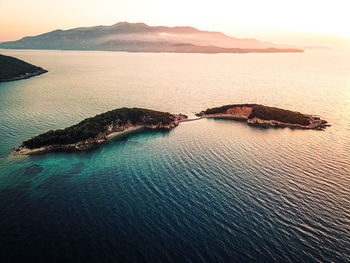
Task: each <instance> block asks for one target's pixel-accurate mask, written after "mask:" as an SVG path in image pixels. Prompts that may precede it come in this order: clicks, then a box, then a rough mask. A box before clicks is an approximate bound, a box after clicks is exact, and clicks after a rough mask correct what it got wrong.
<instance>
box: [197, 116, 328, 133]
mask: <svg viewBox="0 0 350 263" xmlns="http://www.w3.org/2000/svg"><path fill="white" fill-rule="evenodd" d="M305 116H307V117H308V118H309V119H310V124H309V125H301V124H294V123H288V122H281V121H277V120H263V119H260V118H256V117H254V118H252V119H249V118H247V117H245V116H243V115H232V114H225V113H218V114H208V115H202V116H201V118H206V119H229V120H235V121H240V122H246V123H247V124H248V125H250V126H257V127H261V128H291V129H302V130H324V129H325V128H326V127H330V126H331V125H329V124H327V122H325V121H324V120H321V119H320V118H318V117H315V116H312V115H305Z"/></svg>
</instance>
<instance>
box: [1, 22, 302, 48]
mask: <svg viewBox="0 0 350 263" xmlns="http://www.w3.org/2000/svg"><path fill="white" fill-rule="evenodd" d="M0 48H8V49H62V50H109V51H128V52H181V53H248V52H303V51H302V50H300V49H296V48H292V47H290V46H286V45H276V44H273V43H270V42H263V41H259V40H256V39H240V38H234V37H230V36H227V35H225V34H223V33H220V32H208V31H200V30H198V29H196V28H193V27H165V26H148V25H146V24H144V23H127V22H120V23H117V24H115V25H112V26H95V27H80V28H74V29H70V30H55V31H52V32H49V33H45V34H41V35H38V36H32V37H24V38H22V39H20V40H18V41H10V42H3V43H0Z"/></svg>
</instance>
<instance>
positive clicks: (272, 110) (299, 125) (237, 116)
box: [196, 104, 330, 130]
mask: <svg viewBox="0 0 350 263" xmlns="http://www.w3.org/2000/svg"><path fill="white" fill-rule="evenodd" d="M196 115H197V116H198V117H201V118H226V119H233V120H238V121H245V122H247V123H248V124H249V125H253V126H259V127H265V128H268V127H276V128H284V127H289V128H293V129H313V130H323V129H325V128H326V127H327V126H330V125H328V124H327V121H325V120H321V119H320V118H319V117H317V116H313V115H308V114H302V113H300V112H295V111H290V110H284V109H280V108H276V107H268V106H264V105H259V104H233V105H225V106H222V107H216V108H211V109H207V110H205V111H201V112H200V113H198V114H196Z"/></svg>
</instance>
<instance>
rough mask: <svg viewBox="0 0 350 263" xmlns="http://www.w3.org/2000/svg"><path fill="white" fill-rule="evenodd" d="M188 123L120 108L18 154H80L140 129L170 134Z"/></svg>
mask: <svg viewBox="0 0 350 263" xmlns="http://www.w3.org/2000/svg"><path fill="white" fill-rule="evenodd" d="M184 119H187V116H185V115H182V114H170V113H168V112H160V111H154V110H148V109H141V108H120V109H115V110H112V111H108V112H105V113H102V114H99V115H96V116H95V117H92V118H87V119H85V120H83V121H81V122H80V123H78V124H76V125H73V126H70V127H68V128H65V129H60V130H51V131H48V132H46V133H43V134H40V135H38V136H35V137H33V138H31V139H30V140H27V141H24V142H23V143H22V145H21V146H20V147H19V148H18V149H17V150H16V153H17V154H21V155H23V154H39V153H47V152H52V151H81V150H85V149H87V148H89V147H91V146H93V145H98V144H101V143H103V142H105V141H107V140H108V139H109V138H111V137H113V136H117V135H121V134H126V133H129V132H131V131H135V130H141V129H151V130H170V129H172V128H174V127H176V126H177V125H178V124H179V122H180V121H182V120H184Z"/></svg>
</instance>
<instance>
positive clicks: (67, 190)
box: [0, 50, 350, 262]
mask: <svg viewBox="0 0 350 263" xmlns="http://www.w3.org/2000/svg"><path fill="white" fill-rule="evenodd" d="M1 53H3V54H9V55H13V56H17V57H19V58H22V59H25V60H27V61H29V62H32V63H34V64H36V65H40V66H42V67H44V68H46V69H48V70H49V73H47V74H44V75H41V76H39V77H35V78H31V79H28V80H24V81H17V82H8V83H0V142H1V144H0V211H1V214H0V248H1V249H0V259H1V260H0V261H4V262H11V261H12V262H15V261H16V260H17V261H18V260H20V261H22V262H23V261H29V260H35V261H36V262H40V261H41V262H48V259H50V260H49V261H52V262H55V261H56V262H66V261H74V262H86V261H87V260H95V261H100V262H115V261H117V260H119V261H122V260H125V261H148V262H154V261H159V262H167V261H170V262H182V261H189V262H191V261H192V262H203V261H205V262H223V261H237V262H242V261H250V262H264V261H265V262H331V261H334V262H347V261H350V141H349V134H350V119H349V117H348V113H349V110H350V62H349V61H350V59H349V58H350V54H349V53H338V52H336V51H322V52H320V51H312V52H307V53H304V54H248V55H229V54H225V55H201V54H142V53H140V54H129V53H117V52H76V51H74V52H73V51H26V50H23V51H14V50H3V51H1ZM246 102H247V103H262V104H266V105H271V106H278V107H282V108H287V109H292V110H299V111H302V112H305V113H312V114H319V115H320V116H322V117H323V118H325V119H326V120H328V121H329V122H330V123H331V124H332V127H330V128H329V129H327V130H326V131H324V132H318V131H298V130H290V129H269V130H266V129H259V128H252V127H249V126H246V125H245V124H244V123H239V122H232V121H227V120H226V121H225V120H200V121H196V122H188V123H182V124H181V125H180V126H179V127H177V128H176V129H174V130H172V131H170V132H144V133H139V134H135V135H132V136H129V137H125V138H123V139H122V140H111V141H110V142H108V143H106V144H104V145H102V146H101V147H98V148H96V149H93V150H90V151H87V152H81V153H71V154H66V153H52V154H46V155H41V156H30V157H28V156H26V157H16V156H13V155H11V152H12V150H13V148H14V147H16V146H18V145H19V144H20V143H21V141H23V140H25V139H27V138H30V137H31V136H33V135H35V134H38V133H41V132H44V131H47V130H49V129H55V128H63V127H65V126H68V125H71V124H73V123H76V122H78V121H80V120H82V119H83V118H85V117H89V116H93V115H95V114H98V113H101V112H104V111H106V110H110V109H113V108H118V107H122V106H137V107H146V108H152V109H159V110H164V111H170V112H174V113H175V112H182V113H186V114H192V113H194V112H196V111H199V110H202V109H205V108H207V107H212V106H219V105H224V104H228V103H246Z"/></svg>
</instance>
